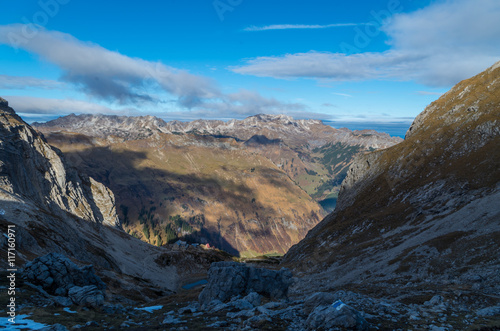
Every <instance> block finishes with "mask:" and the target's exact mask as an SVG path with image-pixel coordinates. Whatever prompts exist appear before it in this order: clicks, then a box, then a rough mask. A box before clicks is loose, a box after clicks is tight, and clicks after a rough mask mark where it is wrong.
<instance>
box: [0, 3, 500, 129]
mask: <svg viewBox="0 0 500 331" xmlns="http://www.w3.org/2000/svg"><path fill="white" fill-rule="evenodd" d="M2 7H3V8H2V11H1V12H0V95H1V96H3V97H4V98H6V99H7V100H9V102H10V104H11V105H12V106H13V107H14V108H15V109H16V110H17V111H18V113H20V114H21V116H23V118H25V119H26V120H27V121H33V120H39V121H43V120H47V119H52V118H54V117H57V116H61V115H66V114H69V113H107V114H124V115H146V114H152V115H156V116H159V117H162V118H164V119H167V120H170V119H180V120H190V119H197V118H219V119H229V118H244V117H246V116H250V115H254V114H258V113H276V114H277V113H285V114H289V115H291V116H294V117H296V118H315V119H323V120H325V121H328V123H330V124H331V125H333V126H347V127H351V128H355V129H359V128H381V129H383V130H384V131H388V132H390V133H392V134H397V135H402V134H404V131H405V129H406V128H407V127H408V126H409V124H410V123H411V121H412V119H413V118H414V117H415V116H416V115H417V114H418V113H420V112H421V111H422V110H423V109H424V108H425V106H426V105H428V104H429V103H430V102H432V101H433V100H435V99H437V98H438V97H439V95H441V94H442V93H444V92H446V91H447V90H448V89H449V88H450V87H452V86H453V85H454V84H455V83H457V82H458V81H460V80H462V79H465V78H468V77H470V76H472V75H474V74H477V73H479V72H480V71H482V70H484V69H486V68H487V67H489V66H491V65H492V64H493V63H494V62H496V61H498V60H500V23H499V20H498V17H500V2H499V1H497V0H474V1H472V0H446V1H445V0H442V1H430V0H384V1H352V2H346V1H332V0H330V1H316V0H310V1H307V3H306V2H304V1H291V0H267V1H261V0H252V1H250V0H215V1H214V0H206V1H205V0H192V1H181V0H166V1H147V0H146V1H142V2H140V3H138V2H137V1H106V2H104V3H103V2H98V1H93V0H87V1H79V0H40V1H22V2H7V3H4V4H3V6H2ZM468 23H470V24H468Z"/></svg>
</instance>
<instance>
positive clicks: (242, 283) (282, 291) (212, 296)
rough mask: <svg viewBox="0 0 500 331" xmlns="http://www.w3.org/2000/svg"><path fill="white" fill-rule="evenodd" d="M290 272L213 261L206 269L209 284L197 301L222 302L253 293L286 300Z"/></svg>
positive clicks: (202, 302) (290, 278)
mask: <svg viewBox="0 0 500 331" xmlns="http://www.w3.org/2000/svg"><path fill="white" fill-rule="evenodd" d="M291 280H292V273H291V272H290V270H288V269H281V270H279V271H275V270H269V269H264V268H255V267H252V266H247V265H245V264H242V263H237V262H215V263H212V265H211V266H210V270H209V271H208V283H207V285H206V286H205V288H204V289H203V291H202V292H201V293H200V296H199V297H198V300H199V302H200V304H201V305H202V306H206V305H207V304H209V303H210V302H211V301H213V300H220V301H222V302H225V301H227V300H229V299H231V298H232V297H234V296H237V295H246V294H250V293H251V292H256V293H258V294H260V295H264V296H267V297H270V298H271V299H273V300H282V299H287V296H288V287H289V286H290V284H291Z"/></svg>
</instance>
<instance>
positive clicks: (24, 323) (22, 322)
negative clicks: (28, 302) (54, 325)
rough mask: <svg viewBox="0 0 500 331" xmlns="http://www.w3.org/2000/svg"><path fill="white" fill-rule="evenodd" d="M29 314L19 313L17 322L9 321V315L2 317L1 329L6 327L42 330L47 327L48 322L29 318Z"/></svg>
mask: <svg viewBox="0 0 500 331" xmlns="http://www.w3.org/2000/svg"><path fill="white" fill-rule="evenodd" d="M26 317H29V315H17V316H16V319H15V322H16V323H11V322H9V317H0V329H2V328H5V329H7V330H26V329H28V330H40V329H43V328H44V327H46V326H47V325H46V324H42V323H38V322H35V321H32V320H29V319H26Z"/></svg>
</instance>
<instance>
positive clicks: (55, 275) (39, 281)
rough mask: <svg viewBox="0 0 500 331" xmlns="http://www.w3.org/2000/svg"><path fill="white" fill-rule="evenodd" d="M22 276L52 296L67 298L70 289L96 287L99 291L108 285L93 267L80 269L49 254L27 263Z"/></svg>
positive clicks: (54, 254) (63, 258)
mask: <svg viewBox="0 0 500 331" xmlns="http://www.w3.org/2000/svg"><path fill="white" fill-rule="evenodd" d="M22 274H23V277H24V279H25V280H26V281H27V282H29V283H31V284H34V285H37V286H41V287H42V288H43V290H45V291H46V292H47V293H49V294H51V295H59V296H67V295H68V291H69V289H71V288H72V287H74V286H80V287H84V286H88V285H94V286H96V287H97V288H98V289H99V290H103V291H104V290H105V289H106V284H104V283H103V281H102V280H101V279H100V278H99V277H98V276H97V275H96V274H95V273H94V268H93V267H92V266H91V265H89V266H84V267H81V268H80V267H78V266H77V265H76V264H75V263H73V262H72V261H71V260H69V259H68V258H67V257H65V256H64V255H61V254H57V253H50V254H47V255H44V256H41V257H38V258H36V259H34V260H33V261H31V262H29V263H27V264H26V266H25V267H24V271H23V273H22Z"/></svg>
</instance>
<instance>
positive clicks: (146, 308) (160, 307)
mask: <svg viewBox="0 0 500 331" xmlns="http://www.w3.org/2000/svg"><path fill="white" fill-rule="evenodd" d="M162 308H163V306H151V307H141V308H138V307H135V308H134V309H135V310H145V311H147V312H148V313H152V312H154V311H155V310H160V309H162Z"/></svg>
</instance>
